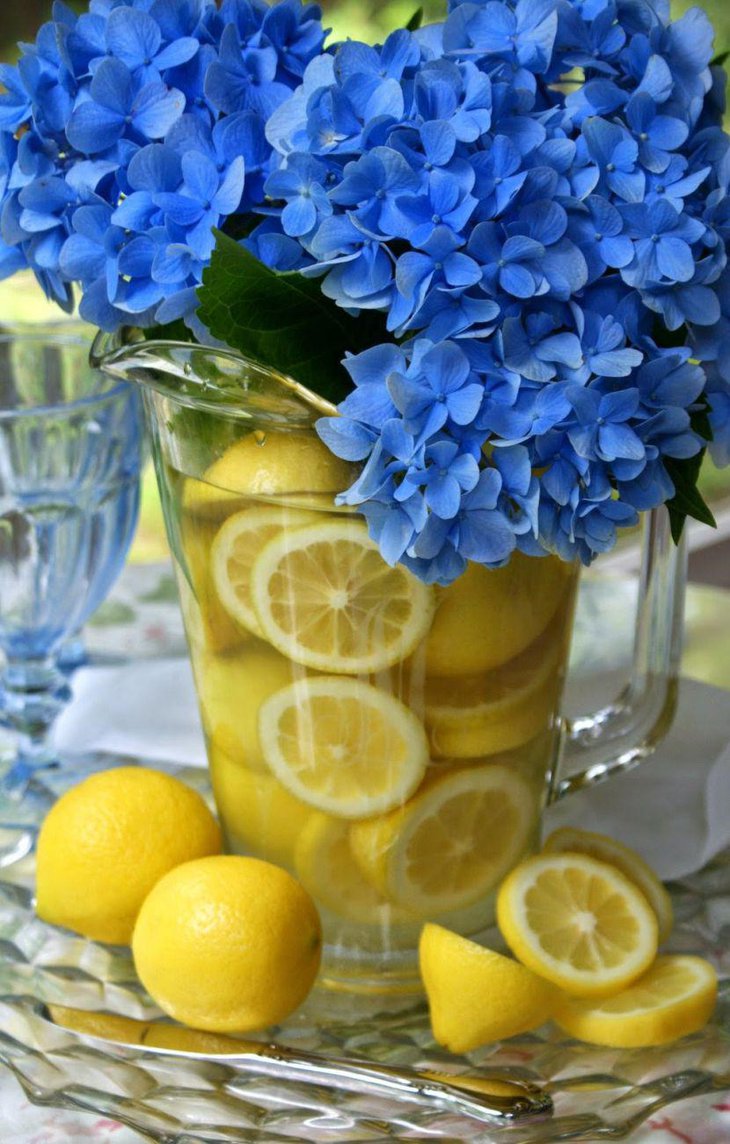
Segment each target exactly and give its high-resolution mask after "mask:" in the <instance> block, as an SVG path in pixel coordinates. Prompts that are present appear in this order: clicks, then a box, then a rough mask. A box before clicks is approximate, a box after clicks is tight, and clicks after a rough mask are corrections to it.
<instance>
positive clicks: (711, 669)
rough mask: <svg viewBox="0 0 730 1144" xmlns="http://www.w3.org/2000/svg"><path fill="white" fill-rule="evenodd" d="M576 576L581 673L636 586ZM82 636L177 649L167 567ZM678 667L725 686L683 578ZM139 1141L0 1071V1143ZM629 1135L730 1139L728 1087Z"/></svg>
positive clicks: (714, 629)
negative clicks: (598, 630)
mask: <svg viewBox="0 0 730 1144" xmlns="http://www.w3.org/2000/svg"><path fill="white" fill-rule="evenodd" d="M585 581H586V583H585V587H584V589H583V590H582V594H581V602H580V604H579V611H578V621H577V637H578V638H577V639H576V641H575V643H576V647H575V654H574V657H573V669H574V670H575V671H576V672H578V671H580V670H581V669H582V668H583V666H584V665H585V663H586V662H587V661H588V660H590V659H591V657H593V667H594V668H595V667H596V666H597V665H599V666H600V668H601V669H602V670H609V671H610V670H615V669H620V668H621V666H622V665H623V664H625V661H626V656H627V648H628V647H629V646H630V635H631V630H632V627H633V615H632V602H633V599H634V597H635V585H634V583H633V582H632V581H631V580H627V579H625V578H624V579H622V578H615V579H614V578H611V579H609V578H601V577H600V576H598V575H596V574H594V573H591V574H590V575H589V576H587V577H586V578H585ZM597 601H598V604H597ZM596 606H598V607H599V608H601V610H603V609H604V607H605V608H608V609H610V611H611V623H610V624H605V625H604V624H602V630H603V631H604V632H606V631H610V632H611V636H610V638H607V639H604V640H603V641H602V643H601V646H600V647H596V645H595V641H594V640H591V639H590V635H589V629H590V625H591V623H592V617H591V612H592V611H595V608H596ZM581 634H582V636H583V638H582V639H581V638H580V637H581ZM85 636H86V642H87V647H88V648H89V651H90V653H91V654H92V656H93V657H94V659H97V660H101V661H109V660H115V659H116V660H120V659H121V660H124V659H128V658H134V657H144V658H149V657H155V656H163V655H164V656H170V655H184V654H186V648H185V641H184V636H183V632H182V625H181V620H180V614H179V610H178V607H177V598H176V592H175V587H174V582H173V579H172V575H171V572H170V569H169V568H168V567H167V566H166V565H164V566H163V565H130V566H128V567H127V568H126V569H125V572H124V573H123V575H122V577H121V578H120V580H119V582H118V584H117V586H116V588H115V590H114V592H113V593H112V596H111V597H110V599H109V600H108V601H107V602H106V603H105V604H104V605H103V606H102V608H101V609H100V611H99V613H97V615H96V616H95V617H94V619H93V620H92V622H91V623H90V624H89V625H88V628H87V630H86V632H85ZM682 670H683V674H684V675H687V676H689V677H691V678H694V679H698V680H700V681H702V682H705V683H711V684H714V685H715V686H719V687H724V688H728V689H730V593H729V592H725V591H723V590H721V589H716V588H709V587H704V586H698V585H690V587H689V589H688V593H687V607H686V635H685V647H684V657H683V667H682ZM143 1139H144V1138H143V1137H142V1136H140V1135H139V1134H138V1133H137V1132H134V1131H132V1130H130V1129H128V1128H126V1127H124V1126H122V1125H120V1124H118V1123H117V1122H115V1121H113V1120H110V1119H108V1118H107V1117H100V1116H96V1115H94V1114H86V1113H75V1112H73V1113H72V1112H66V1111H62V1110H60V1109H56V1108H39V1107H36V1106H34V1105H31V1104H30V1103H29V1102H28V1100H27V1098H26V1097H25V1095H24V1093H23V1092H22V1090H21V1088H20V1086H19V1084H18V1083H17V1081H16V1080H15V1079H14V1078H13V1077H12V1075H11V1074H10V1073H9V1072H8V1071H7V1070H6V1069H4V1068H0V1141H2V1144H76V1142H77V1141H82V1140H89V1141H92V1142H93V1144H105V1142H114V1144H141V1142H142V1141H143ZM630 1141H631V1144H677V1141H682V1142H685V1144H730V1091H728V1092H726V1093H723V1092H717V1093H715V1094H713V1095H710V1096H705V1097H700V1098H696V1099H688V1100H685V1101H681V1102H679V1103H677V1104H674V1105H672V1106H671V1108H670V1109H668V1110H667V1111H666V1112H664V1113H662V1114H661V1115H659V1116H654V1117H653V1118H651V1119H650V1120H649V1121H648V1122H647V1123H646V1125H645V1126H644V1127H642V1128H641V1129H639V1130H638V1131H637V1132H635V1133H633V1134H632V1136H631V1137H630Z"/></svg>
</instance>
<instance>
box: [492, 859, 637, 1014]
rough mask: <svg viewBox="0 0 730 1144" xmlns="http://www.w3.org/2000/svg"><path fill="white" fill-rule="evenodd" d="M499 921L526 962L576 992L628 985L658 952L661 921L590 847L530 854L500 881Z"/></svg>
mask: <svg viewBox="0 0 730 1144" xmlns="http://www.w3.org/2000/svg"><path fill="white" fill-rule="evenodd" d="M497 921H498V923H499V928H500V930H501V931H502V935H503V937H504V939H505V941H506V942H507V944H508V946H509V947H510V949H511V950H512V952H513V953H514V954H515V956H516V957H518V958H519V959H520V961H521V962H522V963H523V964H524V965H526V966H527V967H528V968H529V969H532V970H533V971H534V972H535V973H539V974H540V975H541V976H542V977H546V978H547V979H548V981H552V982H554V983H555V984H556V985H559V986H560V987H561V988H562V989H565V991H566V992H567V993H570V994H571V995H573V996H576V997H597V996H601V995H603V996H606V995H608V994H611V993H617V992H619V990H621V989H625V988H626V986H627V985H630V984H631V983H632V982H633V981H635V980H636V978H637V977H640V976H641V974H642V973H644V971H645V970H646V969H647V968H648V967H649V965H651V963H652V961H653V960H654V957H655V956H656V950H657V920H656V915H655V913H654V911H653V910H652V908H651V906H650V905H649V903H648V902H647V900H646V898H645V897H644V895H643V894H642V893H641V891H640V890H638V889H637V888H636V886H635V885H634V883H633V882H630V881H629V879H628V878H627V877H626V875H625V874H622V873H621V871H620V870H618V869H617V868H616V867H615V866H609V865H608V863H607V862H599V861H598V859H596V858H591V857H589V856H588V855H587V854H571V853H565V854H546V853H542V854H537V855H535V856H534V857H532V858H527V859H525V861H524V862H521V863H520V865H519V866H517V867H516V868H515V869H514V870H513V871H512V872H511V873H510V874H509V875H508V876H507V877H506V878H505V880H504V882H503V883H502V885H501V886H500V888H499V894H498V896H497Z"/></svg>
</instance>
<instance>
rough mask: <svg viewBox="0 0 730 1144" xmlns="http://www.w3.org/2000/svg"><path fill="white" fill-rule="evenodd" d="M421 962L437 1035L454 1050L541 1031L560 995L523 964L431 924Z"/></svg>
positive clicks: (420, 948) (424, 937)
mask: <svg viewBox="0 0 730 1144" xmlns="http://www.w3.org/2000/svg"><path fill="white" fill-rule="evenodd" d="M418 961H419V968H420V971H421V979H422V980H423V984H424V988H425V990H426V996H427V997H428V1007H429V1012H430V1015H431V1029H432V1031H433V1035H434V1038H435V1040H437V1041H438V1043H439V1044H440V1045H443V1047H444V1048H445V1049H448V1050H449V1052H452V1053H466V1052H469V1050H470V1049H476V1048H478V1047H479V1046H480V1045H486V1044H488V1043H489V1042H491V1041H501V1040H504V1039H505V1038H506V1037H515V1036H517V1034H518V1033H526V1032H528V1031H529V1030H530V1029H536V1028H537V1027H538V1026H539V1025H542V1024H544V1022H545V1021H547V1020H548V1019H549V1018H550V1017H551V1016H552V1014H553V1012H554V1009H555V1005H556V1003H557V1000H558V997H559V991H558V990H557V989H556V988H555V986H554V985H550V984H549V982H547V981H545V980H544V979H543V978H542V977H538V975H537V974H536V973H532V972H531V971H530V970H529V969H525V967H524V965H520V964H519V962H517V961H513V960H512V959H511V958H509V957H503V956H502V954H500V953H496V952H495V951H494V950H491V949H485V948H484V946H481V945H477V943H476V942H473V941H469V939H468V938H466V937H460V936H459V934H456V933H452V931H451V930H448V929H444V928H443V927H442V926H438V925H433V924H431V923H428V924H427V925H425V926H424V927H423V931H422V933H421V940H420V942H419V946H418Z"/></svg>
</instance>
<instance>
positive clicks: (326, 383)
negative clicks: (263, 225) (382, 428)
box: [198, 231, 391, 403]
mask: <svg viewBox="0 0 730 1144" xmlns="http://www.w3.org/2000/svg"><path fill="white" fill-rule="evenodd" d="M216 237H217V241H216V248H215V250H214V251H213V257H212V259H211V263H210V266H209V267H207V268H206V270H205V271H204V273H203V285H202V286H201V287H200V289H199V290H198V297H199V298H200V309H199V311H198V316H199V317H200V319H201V321H202V322H203V323H204V324H205V325H206V326H207V327H208V329H209V330H210V332H211V333H212V334H213V336H214V337H216V338H219V339H220V341H222V342H225V343H226V344H227V345H229V346H230V347H231V348H232V349H235V350H239V351H240V352H241V353H242V354H243V355H244V356H245V357H248V358H252V359H253V360H254V361H257V362H259V363H260V364H261V365H265V366H269V367H271V368H273V369H277V370H279V371H280V372H281V373H285V374H288V375H289V376H290V377H293V378H294V379H295V381H298V382H300V383H301V384H302V385H305V386H307V387H308V388H309V389H312V390H314V392H315V393H319V394H320V395H321V396H322V397H324V398H326V399H327V400H328V401H332V402H334V403H337V402H339V401H341V400H342V398H343V397H345V396H346V394H347V393H349V392H350V390H351V389H352V383H351V382H350V379H349V376H348V374H347V371H346V370H345V369H344V367H343V366H342V364H341V363H342V359H343V358H344V357H345V354H346V352H347V351H350V352H352V353H358V352H359V351H360V350H363V349H367V348H368V346H371V345H375V344H377V343H378V342H379V341H386V340H391V339H389V337H388V334H387V332H386V328H385V323H384V319H383V316H382V315H380V314H372V313H369V312H366V313H364V314H361V315H360V316H359V317H357V318H353V317H351V316H350V315H349V314H347V313H346V312H345V311H344V310H342V309H341V308H340V307H339V306H337V305H336V304H335V303H334V302H333V301H332V300H331V299H329V298H326V297H325V296H324V294H323V293H322V290H321V286H320V283H319V281H317V280H314V279H311V278H304V277H303V276H302V275H301V274H299V273H288V274H277V273H275V272H274V271H273V270H269V268H268V267H267V266H264V265H263V263H262V262H259V260H258V259H257V258H255V257H254V256H253V255H252V254H251V253H250V252H249V251H248V250H246V249H245V248H244V247H243V246H239V244H238V243H237V242H235V241H234V240H233V239H232V238H229V237H228V236H227V235H225V234H223V233H222V232H221V231H217V232H216Z"/></svg>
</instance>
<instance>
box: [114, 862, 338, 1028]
mask: <svg viewBox="0 0 730 1144" xmlns="http://www.w3.org/2000/svg"><path fill="white" fill-rule="evenodd" d="M321 946H322V935H321V928H320V922H319V915H318V914H317V910H316V908H315V906H314V903H313V901H312V899H311V898H310V896H309V894H308V893H307V891H306V890H305V889H304V888H303V887H302V886H301V885H300V884H299V882H297V881H296V880H295V879H294V878H293V877H292V876H291V874H287V872H286V870H282V869H281V867H280V866H274V865H272V863H270V862H262V861H261V860H260V859H258V858H244V857H240V856H239V855H235V854H226V855H220V856H218V857H214V858H201V859H199V860H197V861H194V862H186V863H185V864H184V865H182V866H178V867H177V868H176V869H175V870H171V871H170V872H169V874H166V875H165V877H164V878H162V879H161V880H160V881H159V882H158V883H157V885H156V886H155V887H154V889H153V890H152V891H151V893H150V894H149V895H148V896H147V898H146V899H145V901H144V905H143V906H142V909H141V910H140V913H139V917H138V919H137V924H136V926H135V927H134V936H133V938H132V953H133V955H134V964H135V968H136V970H137V974H138V975H139V978H140V980H141V982H142V984H143V985H144V987H145V989H146V990H147V992H148V993H149V994H150V996H151V997H152V998H153V999H154V1001H156V1002H157V1004H158V1005H159V1006H160V1008H161V1009H162V1010H163V1011H164V1012H165V1013H167V1014H168V1016H170V1017H174V1018H175V1019H176V1020H178V1021H181V1022H182V1023H183V1024H184V1025H192V1026H193V1027H194V1028H196V1029H204V1030H206V1031H208V1032H212V1033H228V1032H234V1031H238V1032H242V1033H243V1032H250V1031H252V1030H255V1029H265V1028H267V1027H268V1026H269V1025H274V1024H276V1023H277V1022H279V1021H282V1020H283V1019H284V1018H285V1017H287V1016H288V1015H289V1014H290V1013H292V1012H293V1011H294V1009H296V1008H297V1007H298V1006H299V1005H300V1004H301V1002H302V1001H303V1000H304V998H305V997H306V996H307V994H308V993H309V990H310V989H311V987H312V985H313V983H314V979H315V977H316V975H317V970H318V968H319V960H320V953H321Z"/></svg>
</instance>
